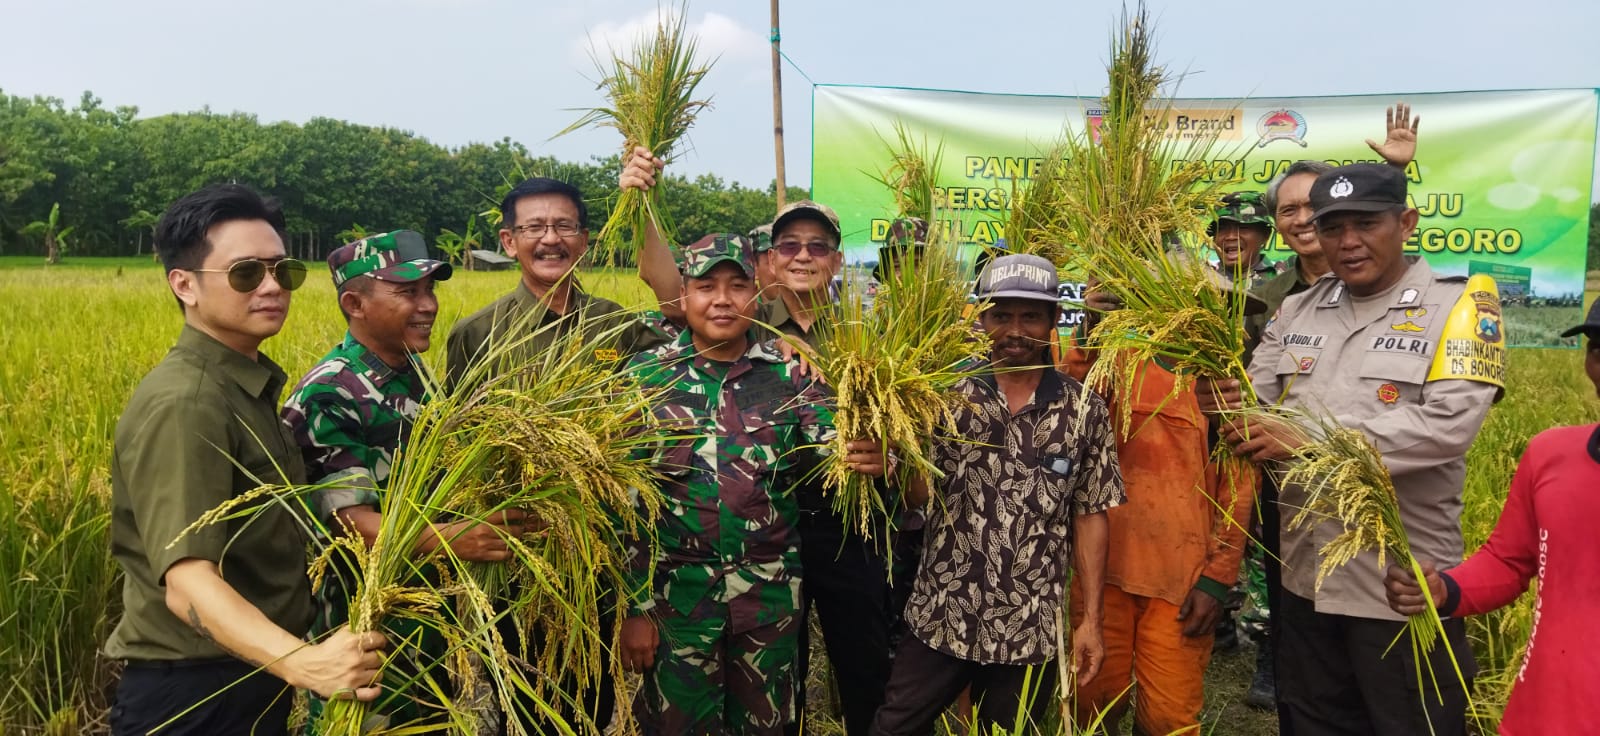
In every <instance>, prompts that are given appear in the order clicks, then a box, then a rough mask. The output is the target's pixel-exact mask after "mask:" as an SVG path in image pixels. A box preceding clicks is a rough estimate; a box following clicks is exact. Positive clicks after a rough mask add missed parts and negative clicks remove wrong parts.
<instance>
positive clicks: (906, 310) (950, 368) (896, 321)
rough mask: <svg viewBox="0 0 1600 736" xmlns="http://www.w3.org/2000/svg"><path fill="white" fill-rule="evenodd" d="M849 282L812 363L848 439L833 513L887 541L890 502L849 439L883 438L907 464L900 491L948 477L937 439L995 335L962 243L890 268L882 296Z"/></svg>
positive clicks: (835, 470) (833, 475) (941, 245)
mask: <svg viewBox="0 0 1600 736" xmlns="http://www.w3.org/2000/svg"><path fill="white" fill-rule="evenodd" d="M864 291H865V289H860V288H853V285H852V284H848V283H847V284H846V288H845V289H844V294H843V296H842V297H841V298H840V300H839V303H838V305H837V306H836V309H837V312H836V313H835V316H834V317H833V319H832V320H831V322H830V325H831V327H830V329H829V330H828V332H827V333H826V336H825V338H824V339H823V340H822V341H821V342H820V343H819V344H818V345H817V346H816V350H815V352H814V354H813V355H812V356H811V360H812V365H813V366H814V367H815V368H816V369H817V371H818V373H820V375H821V376H822V378H823V380H824V381H825V382H826V383H827V384H828V385H829V386H830V387H831V388H832V390H833V392H834V396H835V401H836V408H835V411H834V423H835V426H836V428H837V429H838V436H837V438H836V439H835V440H834V442H833V444H832V446H831V448H830V449H831V452H830V454H829V456H828V462H827V463H826V464H825V466H824V469H823V473H824V476H825V487H826V488H828V489H830V490H831V492H832V496H833V507H834V509H835V510H836V511H838V512H839V513H840V514H841V515H842V517H843V518H844V520H845V524H846V526H847V527H854V528H856V529H857V530H859V531H860V532H861V534H862V535H863V536H865V537H866V538H868V539H872V538H874V536H873V535H874V534H875V533H877V534H878V535H879V536H878V539H880V540H882V542H883V543H884V544H887V542H888V535H887V534H886V533H882V532H884V531H886V530H887V529H888V528H890V526H891V524H892V518H891V510H890V505H889V503H888V501H887V500H886V499H885V498H884V496H883V495H882V494H881V493H880V492H879V491H878V490H876V489H875V484H874V483H873V481H872V480H871V479H869V478H866V477H865V476H862V475H860V474H858V473H855V472H852V471H850V470H849V469H848V468H847V467H846V465H845V463H844V458H845V456H846V452H845V447H844V446H845V443H846V442H847V441H848V440H851V439H857V438H872V439H880V440H882V442H883V447H884V449H885V450H886V451H892V452H893V453H894V454H895V456H896V458H898V461H899V462H898V466H897V467H896V469H895V471H894V472H895V477H894V478H892V479H891V481H890V484H891V487H893V488H904V487H906V484H907V483H908V482H909V481H910V480H911V479H912V478H914V477H921V478H932V477H938V476H939V475H940V474H939V471H938V469H937V468H936V467H935V466H934V464H933V462H932V459H931V453H932V441H933V438H934V436H935V433H936V432H937V431H938V429H939V428H941V427H946V426H949V424H950V423H951V422H952V421H953V420H954V412H955V410H956V409H957V408H959V407H960V406H961V403H960V402H961V401H962V400H961V398H960V397H959V396H958V395H957V394H956V393H954V392H953V391H952V389H953V388H954V386H955V384H956V382H958V381H960V380H961V379H962V378H965V377H967V376H970V375H974V374H976V373H977V372H978V370H979V365H980V361H982V360H983V359H986V358H987V357H988V354H989V344H988V340H987V338H986V337H984V336H982V335H975V334H974V331H973V330H972V327H971V325H972V317H971V311H972V308H971V305H970V304H969V303H968V299H967V289H966V284H965V281H964V280H963V279H962V278H961V276H960V270H959V265H958V262H957V260H956V254H955V249H954V245H953V244H948V243H946V242H945V240H944V239H943V238H942V237H940V231H939V229H937V228H935V229H934V230H933V232H931V233H930V238H929V242H928V244H927V247H926V248H925V249H924V250H921V251H920V252H919V251H917V250H915V249H913V250H911V251H910V252H908V253H906V254H905V255H904V257H903V258H901V259H899V260H898V261H897V262H896V264H895V267H893V268H888V269H885V272H884V273H883V276H882V280H881V281H880V283H879V291H878V296H877V298H876V299H875V300H874V301H873V302H872V303H871V306H868V305H867V303H866V301H865V300H864V299H863V296H862V295H863V293H864Z"/></svg>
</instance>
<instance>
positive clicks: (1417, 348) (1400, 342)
mask: <svg viewBox="0 0 1600 736" xmlns="http://www.w3.org/2000/svg"><path fill="white" fill-rule="evenodd" d="M1368 349H1369V350H1373V351H1377V352H1380V353H1406V354H1408V355H1420V356H1422V357H1424V358H1426V357H1429V356H1431V355H1433V341H1432V340H1424V339H1422V338H1420V337H1401V336H1399V335H1379V336H1377V337H1374V338H1372V345H1371V346H1370V347H1369V348H1368Z"/></svg>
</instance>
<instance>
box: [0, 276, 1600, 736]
mask: <svg viewBox="0 0 1600 736" xmlns="http://www.w3.org/2000/svg"><path fill="white" fill-rule="evenodd" d="M39 261H40V259H36V258H26V259H15V258H0V355H3V356H4V358H5V359H4V361H0V734H5V735H9V734H40V733H50V734H79V733H96V732H100V731H102V730H103V728H104V714H105V711H106V708H107V706H108V700H109V693H110V689H111V687H112V686H113V683H114V682H115V676H116V672H115V669H114V666H113V665H112V663H109V662H107V661H105V660H103V659H101V658H100V657H99V656H97V651H98V648H99V645H100V644H101V642H103V641H104V640H105V637H106V634H107V633H108V632H109V630H110V626H111V624H112V622H113V621H114V620H115V617H116V616H117V608H118V599H117V593H118V589H119V587H118V582H117V574H116V566H115V565H114V563H113V562H112V560H111V555H110V548H109V544H108V542H107V526H108V516H107V509H108V504H109V500H108V499H109V495H110V480H109V476H108V469H107V468H108V461H109V457H110V452H111V436H112V430H113V428H114V427H115V425H116V421H117V418H118V414H119V413H120V412H121V410H122V407H123V404H124V402H126V400H127V398H128V396H129V394H130V393H131V392H132V391H133V388H134V386H135V385H136V383H137V382H138V380H139V379H140V378H141V377H142V376H143V374H144V373H145V371H146V370H148V369H149V368H150V367H151V366H153V365H154V364H155V363H156V362H157V361H158V360H160V359H161V357H162V355H163V354H165V352H166V350H167V348H168V347H169V346H170V345H171V344H172V342H173V340H174V339H175V338H176V336H177V334H178V331H179V328H180V327H181V322H182V318H181V316H180V314H179V313H178V310H177V308H176V305H175V304H174V302H173V299H172V297H171V296H170V294H169V293H168V292H167V288H166V283H165V280H164V279H163V277H162V272H161V269H160V267H159V265H158V264H156V263H154V262H152V261H149V260H146V259H97V260H89V259H70V260H69V261H68V262H67V263H65V264H62V265H59V266H55V267H49V268H47V267H45V266H43V265H40V262H39ZM516 280H517V273H516V272H515V271H500V272H474V273H465V272H462V273H458V274H457V276H456V277H455V278H454V279H452V280H451V281H450V282H448V283H445V284H443V285H441V287H440V288H439V291H438V294H439V300H440V316H439V324H438V329H437V331H436V333H435V334H436V335H437V336H438V337H437V338H436V340H435V347H434V350H433V351H431V352H430V353H429V355H428V356H427V359H428V360H429V361H430V362H432V363H434V365H435V366H436V367H437V366H438V363H439V361H441V360H442V358H443V335H444V334H446V333H447V332H448V330H449V328H450V325H451V324H452V323H453V322H455V321H456V320H457V319H459V318H461V317H462V316H465V315H467V314H470V313H471V312H472V311H473V310H475V309H477V308H478V307H481V306H483V305H484V304H487V303H488V302H490V301H492V300H493V299H494V298H496V297H498V296H500V295H501V294H504V293H505V292H507V291H509V290H510V289H512V288H513V287H514V286H515V284H516ZM584 283H585V284H586V285H587V286H588V287H589V288H590V289H591V290H592V291H594V292H595V293H597V294H599V295H602V296H605V297H608V298H611V299H613V300H616V301H618V302H620V303H622V304H623V305H625V306H639V305H642V304H643V303H644V302H645V300H646V299H647V298H648V291H647V290H646V289H645V288H644V286H643V285H642V284H641V283H640V282H639V281H638V279H637V278H635V277H634V276H633V275H632V274H631V273H628V272H615V271H595V272H590V273H588V274H586V275H585V276H584ZM333 294H334V292H333V287H332V284H331V282H330V280H329V279H328V277H327V276H326V273H325V272H323V271H321V270H320V269H315V270H314V271H313V277H312V278H311V279H310V280H309V282H308V284H307V285H306V286H305V287H304V288H303V289H302V290H300V291H298V292H296V293H295V296H294V302H293V305H292V308H291V310H290V316H289V320H288V323H287V325H286V326H285V328H284V330H283V332H282V333H281V334H280V335H279V336H277V337H275V338H273V339H272V340H270V341H268V342H267V344H266V345H265V346H264V348H263V350H264V352H266V353H267V354H269V355H271V356H272V357H273V358H274V359H275V360H277V361H278V362H279V363H280V364H281V365H283V367H284V368H285V370H287V371H288V372H289V374H290V376H291V378H293V377H297V376H299V375H300V374H302V373H303V372H304V371H306V370H307V369H309V368H310V367H311V365H312V364H313V363H314V362H315V361H316V360H317V358H319V357H320V356H321V355H322V354H323V353H324V352H326V350H327V349H328V348H329V347H330V346H331V345H333V344H334V343H335V342H336V341H337V340H338V339H339V338H340V337H341V336H342V334H343V331H344V327H343V320H342V318H341V317H340V316H339V312H338V309H337V306H336V304H335V301H334V296H333ZM1513 339H1515V336H1513ZM1582 358H1583V356H1582V353H1581V352H1580V351H1578V350H1570V349H1566V350H1563V349H1535V348H1527V349H1517V350H1513V351H1512V353H1511V364H1510V370H1509V376H1510V379H1509V383H1510V386H1509V390H1508V391H1507V393H1506V397H1505V399H1504V400H1503V401H1501V402H1500V403H1499V404H1498V405H1497V406H1496V407H1495V408H1494V409H1493V411H1491V413H1490V415H1489V419H1488V422H1487V423H1486V425H1485V426H1484V428H1483V431H1482V433H1481V434H1480V435H1479V437H1478V440H1477V443H1476V444H1475V445H1474V446H1473V448H1472V451H1471V453H1470V455H1469V463H1470V470H1469V474H1468V479H1467V489H1466V510H1465V514H1464V518H1463V526H1464V527H1465V529H1466V535H1467V544H1468V548H1469V549H1471V548H1475V547H1476V546H1477V545H1479V544H1481V543H1482V542H1483V540H1484V539H1485V538H1486V537H1487V535H1488V533H1489V531H1490V529H1491V528H1492V527H1493V525H1494V522H1495V519H1496V518H1497V517H1498V515H1499V511H1500V506H1501V503H1502V501H1503V499H1504V497H1505V492H1506V488H1507V487H1508V485H1509V482H1510V478H1511V473H1512V471H1513V469H1514V468H1515V466H1516V462H1517V459H1518V457H1519V456H1520V455H1521V453H1522V451H1523V449H1524V448H1525V447H1526V445H1527V441H1528V439H1529V438H1530V437H1532V436H1533V435H1534V434H1536V433H1537V432H1539V431H1542V430H1544V429H1547V428H1549V427H1552V426H1556V425H1561V424H1580V423H1585V422H1594V421H1600V401H1596V399H1595V396H1594V391H1593V388H1592V387H1591V386H1590V385H1589V384H1588V382H1587V381H1586V380H1585V379H1584V377H1583V370H1582ZM1528 625H1529V609H1528V601H1527V600H1526V598H1525V599H1524V600H1523V601H1522V602H1521V603H1519V605H1517V606H1515V607H1513V608H1510V609H1507V610H1506V611H1503V612H1501V613H1499V614H1496V615H1492V616H1485V617H1480V618H1478V619H1475V620H1473V622H1472V628H1471V631H1472V635H1473V639H1474V645H1475V648H1476V650H1477V654H1478V661H1479V664H1480V669H1481V671H1482V674H1481V675H1480V677H1479V683H1478V684H1479V698H1478V701H1479V704H1480V708H1481V709H1482V710H1483V712H1484V716H1485V718H1486V719H1488V720H1485V724H1492V722H1493V721H1492V719H1493V718H1495V716H1496V715H1497V713H1498V709H1499V707H1500V705H1501V704H1503V702H1504V696H1505V693H1506V691H1507V688H1508V687H1509V683H1510V681H1511V678H1512V675H1513V674H1514V671H1515V668H1514V664H1515V662H1516V661H1517V660H1518V658H1519V656H1520V652H1521V646H1522V642H1523V641H1525V640H1526V638H1527V632H1528ZM1235 659H1243V660H1246V661H1247V660H1248V657H1240V658H1224V659H1222V660H1219V663H1218V665H1217V666H1215V667H1214V669H1215V670H1216V671H1215V672H1213V677H1212V681H1213V683H1214V686H1213V688H1212V690H1213V691H1214V692H1213V697H1212V698H1211V700H1212V701H1213V702H1210V703H1208V706H1207V710H1206V718H1207V721H1208V732H1212V733H1228V734H1257V733H1276V728H1275V724H1273V723H1272V722H1271V721H1272V719H1271V718H1270V717H1268V716H1264V715H1260V714H1255V713H1253V712H1251V711H1248V710H1246V709H1245V708H1243V706H1241V705H1239V704H1238V698H1239V697H1240V696H1241V695H1242V692H1243V690H1244V687H1245V686H1247V684H1248V678H1249V675H1250V667H1249V666H1248V664H1247V663H1246V662H1243V661H1235ZM1240 665H1244V666H1240ZM826 720H827V719H826V718H821V719H817V721H819V722H821V721H826ZM825 725H826V724H825V723H818V726H825Z"/></svg>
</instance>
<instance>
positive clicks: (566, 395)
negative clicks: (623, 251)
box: [448, 324, 660, 695]
mask: <svg viewBox="0 0 1600 736" xmlns="http://www.w3.org/2000/svg"><path fill="white" fill-rule="evenodd" d="M553 327H554V326H551V327H549V328H542V329H552V328H553ZM622 328H623V325H620V324H614V325H612V326H611V327H609V328H604V329H599V330H595V331H592V332H594V334H591V335H587V336H586V335H585V334H584V333H585V332H586V330H585V329H583V327H582V326H581V325H580V326H574V327H570V328H568V331H567V332H566V333H565V334H564V335H562V336H561V337H558V338H557V339H556V340H555V341H554V343H553V344H552V345H551V346H550V347H549V348H548V349H546V350H544V351H542V352H540V353H538V354H537V355H535V356H534V357H533V358H532V359H531V360H530V361H528V362H526V363H523V364H522V365H520V366H518V367H516V368H515V369H514V370H511V371H510V372H509V373H505V374H503V377H502V379H501V380H495V381H491V382H489V383H487V384H485V385H484V386H483V387H481V388H480V389H478V390H476V391H475V392H474V393H473V396H472V399H471V400H470V401H469V402H468V403H467V404H466V406H464V407H463V408H462V409H461V410H460V412H459V413H458V414H457V415H456V416H455V417H454V421H455V422H456V423H457V424H458V425H459V427H460V428H461V429H462V431H463V432H464V433H465V435H464V436H466V437H472V438H474V439H475V438H476V437H478V436H482V437H484V438H485V439H484V442H486V443H487V446H488V457H487V458H486V460H485V461H484V462H483V463H482V464H481V465H480V466H479V467H480V472H479V474H478V475H477V477H476V478H475V479H474V482H472V483H467V484H462V485H459V486H458V487H457V488H456V489H455V492H456V493H455V495H454V496H453V497H452V498H451V499H449V501H448V507H449V508H452V509H462V510H466V511H467V512H469V513H482V514H486V513H492V512H493V511H495V510H497V509H501V508H511V507H514V508H521V509H524V510H526V511H527V512H528V514H529V517H530V524H532V525H533V526H534V527H535V528H537V529H539V532H538V536H536V537H534V538H531V539H528V540H522V541H521V542H520V543H519V549H518V551H517V554H516V555H515V559H514V560H513V562H512V563H510V564H508V565H503V566H502V565H475V566H474V569H473V571H472V572H473V575H474V579H475V581H476V583H477V585H478V586H480V587H482V588H483V589H484V590H485V591H486V592H489V593H492V594H494V595H499V596H511V598H512V600H513V604H512V605H511V606H510V610H509V611H506V612H504V613H505V615H508V616H510V617H511V618H512V619H513V620H514V621H516V622H517V624H518V629H519V630H520V631H522V632H523V633H524V634H525V636H524V637H523V642H524V643H527V642H530V641H531V642H534V643H536V644H537V646H538V650H537V651H533V652H524V651H518V652H515V654H517V655H518V656H519V657H521V658H524V659H527V660H528V662H529V664H530V665H531V666H532V667H533V669H534V671H535V672H537V673H540V674H541V676H540V677H538V678H536V681H535V682H533V683H532V684H533V686H534V688H535V689H536V690H539V691H541V692H544V693H546V694H550V695H554V694H555V693H553V692H552V691H551V690H550V686H551V685H553V684H554V683H555V679H556V678H558V677H560V676H563V675H573V676H575V677H576V678H577V681H578V684H579V687H588V686H590V685H591V684H592V683H593V682H594V680H595V679H596V678H597V677H598V675H599V674H600V673H601V672H602V668H604V667H606V666H608V664H609V666H610V667H612V668H613V670H614V672H613V674H615V675H617V678H616V679H617V681H618V682H619V683H620V682H621V672H620V670H619V669H617V668H618V667H620V662H618V661H615V660H614V659H612V658H609V657H607V652H608V651H609V649H611V648H612V647H613V646H614V644H615V643H614V642H607V641H602V640H601V638H600V636H599V631H600V628H599V625H600V619H599V616H600V615H603V612H602V610H601V608H602V605H601V598H602V596H603V595H604V594H605V593H606V591H608V590H609V591H626V589H627V585H628V584H629V579H628V577H627V576H626V561H625V560H624V559H623V558H622V550H623V541H624V540H623V539H622V535H623V534H630V533H634V532H636V531H638V530H648V529H650V528H652V527H653V525H654V521H655V515H656V514H657V513H658V510H659V506H660V502H659V496H658V495H657V492H656V484H657V482H658V480H659V479H658V477H657V475H656V472H655V470H654V467H653V464H652V460H651V457H650V453H649V452H648V450H649V448H650V446H651V443H652V442H654V441H655V440H656V439H658V438H657V437H655V436H654V433H653V432H651V431H650V429H651V426H650V422H651V421H652V419H651V413H650V411H649V406H650V401H651V398H652V396H651V395H650V394H648V393H647V392H645V391H643V390H641V389H639V388H638V387H637V386H635V385H634V384H633V382H632V381H631V380H630V378H629V377H628V376H627V375H626V374H624V373H623V372H621V371H618V370H617V369H616V366H614V365H611V364H609V363H604V362H599V361H596V360H595V357H594V355H595V345H596V344H597V343H608V342H610V341H611V340H613V339H615V338H616V337H617V336H618V334H619V332H620V330H621V329H622ZM510 332H511V334H526V331H521V330H516V329H513V330H511V331H510ZM530 337H531V335H530ZM494 349H496V350H498V347H496V348H494ZM475 379H476V377H475V376H473V375H471V374H469V375H468V376H467V377H466V379H464V383H468V384H470V383H473V382H474V381H475ZM461 450H462V451H463V452H468V453H470V452H471V447H470V446H464V447H462V448H461ZM604 613H610V615H613V616H615V617H616V622H617V623H619V624H620V620H621V617H622V615H623V613H624V610H623V609H622V608H621V607H620V606H619V607H615V608H614V609H613V610H612V611H610V612H604ZM613 630H614V631H617V630H620V626H615V627H613ZM529 634H531V636H530V635H529Z"/></svg>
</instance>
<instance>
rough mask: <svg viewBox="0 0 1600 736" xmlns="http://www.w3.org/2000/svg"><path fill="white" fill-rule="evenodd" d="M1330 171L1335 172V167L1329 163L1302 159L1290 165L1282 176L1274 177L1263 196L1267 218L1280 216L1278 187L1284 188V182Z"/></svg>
mask: <svg viewBox="0 0 1600 736" xmlns="http://www.w3.org/2000/svg"><path fill="white" fill-rule="evenodd" d="M1330 171H1333V165H1332V164H1330V163H1328V162H1327V161H1315V160H1312V159H1301V160H1299V161H1296V162H1294V163H1292V164H1289V168H1287V169H1285V170H1284V172H1283V173H1282V174H1279V175H1277V176H1274V177H1272V181H1271V182H1270V183H1268V184H1267V191H1265V192H1263V193H1262V194H1261V205H1262V206H1263V207H1266V208H1267V216H1268V217H1276V216H1277V214H1278V187H1281V186H1283V182H1284V180H1286V179H1288V178H1289V177H1291V176H1296V175H1298V174H1311V175H1312V176H1322V175H1323V174H1326V173H1328V172H1330Z"/></svg>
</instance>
